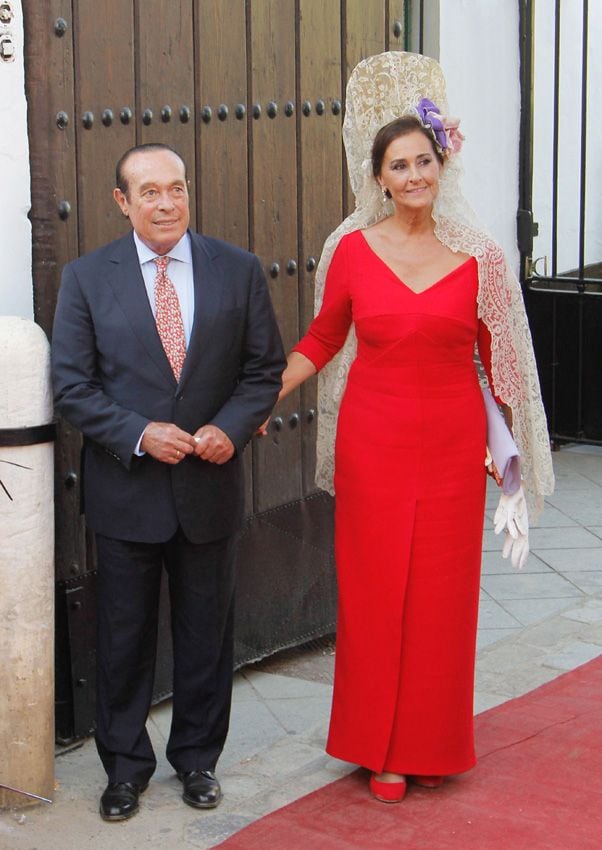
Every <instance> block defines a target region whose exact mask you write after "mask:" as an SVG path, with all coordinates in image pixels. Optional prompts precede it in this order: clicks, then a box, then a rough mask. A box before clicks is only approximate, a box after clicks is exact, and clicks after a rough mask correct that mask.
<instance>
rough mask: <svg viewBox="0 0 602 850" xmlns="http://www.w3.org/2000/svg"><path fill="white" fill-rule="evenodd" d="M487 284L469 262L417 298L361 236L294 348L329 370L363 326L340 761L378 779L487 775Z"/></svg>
mask: <svg viewBox="0 0 602 850" xmlns="http://www.w3.org/2000/svg"><path fill="white" fill-rule="evenodd" d="M477 285H478V284H477V263H476V260H474V259H473V258H470V259H468V260H467V261H466V262H464V263H463V264H461V265H460V266H459V267H458V268H456V269H454V270H453V271H452V272H450V273H449V274H447V275H445V277H443V278H441V279H440V280H438V281H437V282H435V283H433V285H432V286H430V287H429V288H428V289H426V290H424V291H423V292H420V293H415V292H414V291H412V289H411V288H409V287H408V286H406V285H405V284H404V283H403V282H402V281H401V280H400V279H399V278H398V277H397V276H396V275H395V274H394V272H393V271H392V270H391V269H390V268H389V267H388V266H387V265H386V264H385V263H384V262H383V261H382V260H381V259H380V258H379V257H378V256H377V255H376V254H375V253H374V251H373V250H372V249H371V248H370V246H369V245H368V243H367V241H366V239H365V237H364V235H363V233H362V232H361V231H355V232H353V233H350V234H349V235H347V236H345V237H343V239H342V240H341V242H340V244H339V246H338V248H337V250H336V252H335V255H334V257H333V259H332V262H331V265H330V269H329V272H328V278H327V282H326V289H325V295H324V303H323V306H322V309H321V311H320V313H319V315H318V316H317V317H316V318H315V319H314V321H313V322H312V325H311V327H310V329H309V331H308V333H307V334H306V336H305V337H304V338H303V339H302V340H301V342H300V343H299V345H298V346H297V347H296V350H297V351H299V352H301V353H302V354H304V355H305V356H307V357H308V358H309V359H310V360H312V362H313V363H314V364H315V365H316V367H317V368H318V369H320V368H321V367H322V366H323V365H324V364H325V363H326V362H327V361H328V360H329V359H330V358H331V357H332V356H333V354H334V353H335V352H336V351H337V350H338V349H339V348H340V346H341V345H342V343H343V342H344V340H345V338H346V336H347V332H348V329H349V325H350V323H351V322H352V321H353V322H354V323H355V331H356V336H357V341H358V349H357V358H356V360H355V361H354V363H353V365H352V367H351V370H350V373H349V378H348V382H347V388H346V391H345V394H344V398H343V400H342V403H341V409H340V414H339V422H338V430H337V439H336V450H335V491H336V514H335V524H336V525H335V532H336V537H335V539H336V544H335V552H336V563H337V578H338V588H339V611H338V624H337V648H336V668H335V683H334V696H333V707H332V716H331V723H330V732H329V737H328V743H327V751H328V752H329V753H330V754H331V755H333V756H336V757H337V758H340V759H344V760H346V761H350V762H355V763H357V764H360V765H363V766H364V767H367V768H369V769H371V770H373V771H376V772H380V771H382V770H389V771H392V772H396V773H403V774H419V775H430V774H434V775H446V774H452V773H460V772H462V771H465V770H468V769H469V768H470V767H472V766H473V765H474V763H475V754H474V745H473V679H474V658H475V638H476V629H477V612H478V599H479V572H480V563H481V545H482V532H483V515H484V501H485V480H486V475H485V469H484V459H485V442H486V419H485V410H484V404H483V397H482V393H481V390H480V388H479V384H478V380H477V374H476V369H475V365H474V362H473V353H474V346H475V342H476V341H477V339H478V338H479V337H481V339H482V349H484V350H485V352H484V353H485V356H486V357H487V356H488V353H489V342H490V338H489V336H488V332H487V331H486V329H485V327H484V325H482V324H481V323H480V322H479V320H478V319H477V304H476V296H477ZM482 354H483V352H482ZM487 365H489V364H487Z"/></svg>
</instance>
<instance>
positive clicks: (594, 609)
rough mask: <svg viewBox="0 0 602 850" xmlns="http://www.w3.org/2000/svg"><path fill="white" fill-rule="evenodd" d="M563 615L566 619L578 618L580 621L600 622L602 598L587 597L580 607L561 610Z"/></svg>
mask: <svg viewBox="0 0 602 850" xmlns="http://www.w3.org/2000/svg"><path fill="white" fill-rule="evenodd" d="M562 616H563V617H566V618H567V619H568V620H578V621H579V622H580V623H600V622H602V600H601V599H588V600H587V601H586V602H585V603H584V604H583V605H582V606H581V607H579V608H571V609H570V610H568V611H563V614H562Z"/></svg>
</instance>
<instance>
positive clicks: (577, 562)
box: [538, 541, 602, 573]
mask: <svg viewBox="0 0 602 850" xmlns="http://www.w3.org/2000/svg"><path fill="white" fill-rule="evenodd" d="M538 557H539V558H540V559H541V560H542V561H545V563H546V564H548V566H550V567H552V568H553V569H554V570H556V571H557V572H559V573H567V572H573V571H575V572H589V571H590V570H591V571H598V572H602V541H600V545H599V546H598V547H597V548H596V549H578V550H577V551H573V550H572V549H541V550H540V552H539V555H538Z"/></svg>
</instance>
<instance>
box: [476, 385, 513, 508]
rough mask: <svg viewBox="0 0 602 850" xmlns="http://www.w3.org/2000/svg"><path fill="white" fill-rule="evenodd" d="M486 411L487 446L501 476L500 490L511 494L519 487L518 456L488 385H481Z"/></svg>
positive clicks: (507, 494)
mask: <svg viewBox="0 0 602 850" xmlns="http://www.w3.org/2000/svg"><path fill="white" fill-rule="evenodd" d="M481 389H482V390H483V400H484V401H485V412H486V413H487V447H488V449H489V454H490V455H491V457H492V458H493V462H494V464H495V466H496V469H497V471H498V472H499V474H500V476H501V478H502V492H503V493H504V494H505V495H506V496H512V494H513V493H516V491H517V490H518V488H519V487H520V456H519V453H518V448H517V446H516V443H515V442H514V439H513V438H512V434H511V433H510V430H509V428H508V426H507V425H506V423H505V421H504V417H503V416H502V414H501V413H500V411H499V409H498V406H497V404H496V403H495V399H494V397H493V396H492V395H491V390H490V389H489V387H481Z"/></svg>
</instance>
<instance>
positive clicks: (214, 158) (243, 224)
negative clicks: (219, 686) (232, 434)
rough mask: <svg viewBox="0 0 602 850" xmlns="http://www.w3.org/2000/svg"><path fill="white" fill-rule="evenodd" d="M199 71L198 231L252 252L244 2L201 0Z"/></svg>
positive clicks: (248, 455) (249, 498) (249, 492)
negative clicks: (250, 240)
mask: <svg viewBox="0 0 602 850" xmlns="http://www.w3.org/2000/svg"><path fill="white" fill-rule="evenodd" d="M197 21H198V26H197V32H196V55H197V56H198V61H197V67H196V80H197V84H196V87H197V103H196V115H197V138H198V140H199V142H198V162H199V167H198V171H197V184H196V185H197V191H196V202H197V208H198V216H199V221H200V229H201V230H202V232H203V233H206V234H207V235H209V236H216V237H217V238H219V239H225V240H226V242H231V243H232V244H234V245H239V246H240V247H241V248H248V246H249V178H248V160H247V136H248V131H247V122H248V120H249V118H248V113H247V32H246V11H245V2H244V0H199V2H198V3H197ZM243 460H244V464H245V485H246V491H245V513H246V514H247V515H248V514H251V513H252V512H253V445H252V444H251V445H249V446H248V447H247V448H246V450H245V453H244V455H243Z"/></svg>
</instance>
